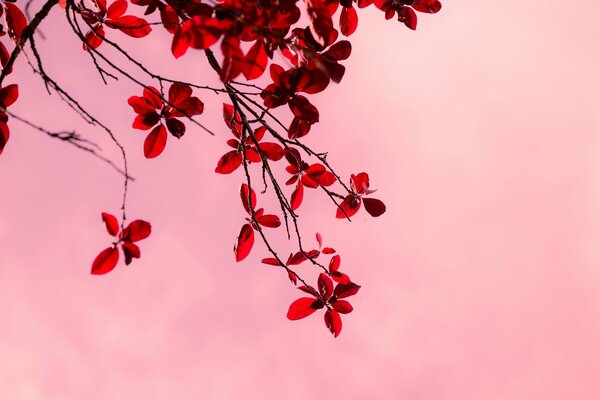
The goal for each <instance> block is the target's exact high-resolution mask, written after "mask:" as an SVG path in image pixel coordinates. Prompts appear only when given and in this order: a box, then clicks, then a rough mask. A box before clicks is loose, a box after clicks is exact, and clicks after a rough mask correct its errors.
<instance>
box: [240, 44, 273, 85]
mask: <svg viewBox="0 0 600 400" xmlns="http://www.w3.org/2000/svg"><path fill="white" fill-rule="evenodd" d="M268 61H269V59H268V57H267V51H266V49H265V44H264V43H263V41H262V40H261V39H257V40H256V42H255V43H254V45H252V47H251V48H250V50H248V54H246V65H245V68H244V70H243V73H244V76H245V77H246V79H247V80H252V79H256V78H258V77H259V76H261V75H262V74H263V73H264V72H265V69H266V68H267V63H268Z"/></svg>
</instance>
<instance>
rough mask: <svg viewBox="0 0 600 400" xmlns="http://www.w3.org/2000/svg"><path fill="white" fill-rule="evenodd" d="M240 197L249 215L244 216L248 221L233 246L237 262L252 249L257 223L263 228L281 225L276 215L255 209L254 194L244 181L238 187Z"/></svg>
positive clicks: (257, 227) (261, 209)
mask: <svg viewBox="0 0 600 400" xmlns="http://www.w3.org/2000/svg"><path fill="white" fill-rule="evenodd" d="M240 197H241V199H242V205H243V206H244V210H246V212H247V213H248V215H249V217H247V218H246V221H247V222H248V223H246V224H244V225H243V226H242V229H241V230H240V234H239V235H238V238H237V241H236V244H235V246H234V248H233V252H234V253H235V260H236V261H237V262H240V261H242V260H243V259H244V258H246V257H247V256H248V254H250V250H252V246H253V245H254V231H255V230H259V229H260V228H259V225H260V226H263V227H265V228H277V227H279V226H280V225H281V221H280V220H279V217H278V216H277V215H273V214H265V210H264V209H263V208H259V209H258V210H256V194H255V193H254V190H253V189H249V188H248V185H247V184H245V183H243V184H242V186H241V187H240Z"/></svg>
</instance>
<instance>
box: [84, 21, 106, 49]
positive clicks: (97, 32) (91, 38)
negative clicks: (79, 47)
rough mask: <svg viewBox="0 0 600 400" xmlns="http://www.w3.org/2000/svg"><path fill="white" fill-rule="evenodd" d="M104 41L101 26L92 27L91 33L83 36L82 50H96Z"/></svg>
mask: <svg viewBox="0 0 600 400" xmlns="http://www.w3.org/2000/svg"><path fill="white" fill-rule="evenodd" d="M103 41H104V28H103V27H102V26H98V27H94V28H92V30H91V31H89V32H88V33H86V34H85V42H84V44H83V49H84V50H86V51H87V50H88V47H89V48H92V49H97V48H98V47H99V46H100V45H101V44H102V42H103Z"/></svg>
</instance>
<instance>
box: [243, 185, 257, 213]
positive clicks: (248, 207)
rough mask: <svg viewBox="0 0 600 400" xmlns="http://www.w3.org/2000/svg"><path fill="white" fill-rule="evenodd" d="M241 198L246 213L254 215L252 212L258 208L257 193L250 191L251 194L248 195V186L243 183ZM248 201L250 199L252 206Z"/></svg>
mask: <svg viewBox="0 0 600 400" xmlns="http://www.w3.org/2000/svg"><path fill="white" fill-rule="evenodd" d="M240 198H241V199H242V205H243V206H244V209H245V210H246V212H247V213H248V214H252V211H251V210H254V209H255V208H256V193H254V189H250V193H248V185H247V184H245V183H242V186H240ZM248 199H250V204H248Z"/></svg>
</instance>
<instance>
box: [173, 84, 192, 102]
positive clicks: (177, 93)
mask: <svg viewBox="0 0 600 400" xmlns="http://www.w3.org/2000/svg"><path fill="white" fill-rule="evenodd" d="M191 96H192V88H191V87H189V86H188V85H186V84H184V83H178V82H176V83H174V84H172V85H171V87H170V88H169V103H171V105H172V106H173V107H176V108H179V107H180V106H181V103H183V102H184V101H185V100H187V99H189V98H190V97H191Z"/></svg>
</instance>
